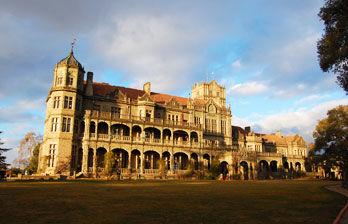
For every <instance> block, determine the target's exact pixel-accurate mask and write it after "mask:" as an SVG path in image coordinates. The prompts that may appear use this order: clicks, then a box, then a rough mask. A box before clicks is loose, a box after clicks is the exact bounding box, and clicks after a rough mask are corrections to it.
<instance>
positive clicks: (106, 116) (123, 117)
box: [91, 110, 202, 129]
mask: <svg viewBox="0 0 348 224" xmlns="http://www.w3.org/2000/svg"><path fill="white" fill-rule="evenodd" d="M91 118H92V119H96V120H109V121H123V122H125V121H128V122H135V123H146V124H154V125H165V126H167V127H168V126H169V127H170V126H174V127H178V128H194V129H201V128H202V125H201V124H195V123H188V122H184V121H173V120H166V119H163V118H151V117H140V116H130V115H128V114H119V113H111V112H104V111H95V110H93V111H92V112H91Z"/></svg>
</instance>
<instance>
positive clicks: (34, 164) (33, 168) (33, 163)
mask: <svg viewBox="0 0 348 224" xmlns="http://www.w3.org/2000/svg"><path fill="white" fill-rule="evenodd" d="M40 147H41V143H39V144H37V145H36V146H35V148H34V150H33V155H32V156H31V158H30V162H29V165H28V166H27V170H28V171H29V173H36V172H37V168H38V164H39V154H40Z"/></svg>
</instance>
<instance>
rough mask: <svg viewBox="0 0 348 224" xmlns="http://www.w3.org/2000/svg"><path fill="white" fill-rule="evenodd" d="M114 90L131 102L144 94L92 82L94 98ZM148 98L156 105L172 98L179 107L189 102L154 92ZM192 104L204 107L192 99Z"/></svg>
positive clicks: (181, 98) (198, 101) (202, 103)
mask: <svg viewBox="0 0 348 224" xmlns="http://www.w3.org/2000/svg"><path fill="white" fill-rule="evenodd" d="M115 89H118V90H119V91H121V92H122V93H124V94H125V95H127V97H129V98H131V99H132V100H137V99H138V97H141V96H143V95H144V94H145V91H143V90H139V89H132V88H126V87H122V86H111V85H109V84H108V83H99V82H93V95H95V96H106V95H107V94H109V93H111V92H113V91H115ZM150 97H151V98H152V99H153V100H154V101H155V102H156V103H158V104H165V103H167V102H169V101H170V99H172V98H173V97H174V98H175V100H176V101H177V102H178V103H179V104H180V105H181V106H187V104H188V101H189V99H188V98H185V97H180V96H172V95H168V94H162V93H155V92H151V94H150ZM194 104H197V105H204V104H205V101H204V100H201V99H194Z"/></svg>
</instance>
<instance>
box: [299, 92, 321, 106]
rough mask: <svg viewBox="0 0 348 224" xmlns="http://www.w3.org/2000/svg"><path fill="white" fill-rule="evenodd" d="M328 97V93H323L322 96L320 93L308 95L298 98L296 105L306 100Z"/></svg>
mask: <svg viewBox="0 0 348 224" xmlns="http://www.w3.org/2000/svg"><path fill="white" fill-rule="evenodd" d="M327 97H328V95H327V94H326V95H322V96H319V95H316V94H314V95H309V96H306V97H303V98H301V99H299V100H297V101H296V102H295V105H298V104H301V103H305V102H308V101H313V100H318V99H322V98H327Z"/></svg>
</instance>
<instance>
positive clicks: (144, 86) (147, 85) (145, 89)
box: [143, 82, 151, 95]
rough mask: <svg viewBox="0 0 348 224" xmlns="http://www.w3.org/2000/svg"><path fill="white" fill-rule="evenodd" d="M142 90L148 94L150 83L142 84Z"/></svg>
mask: <svg viewBox="0 0 348 224" xmlns="http://www.w3.org/2000/svg"><path fill="white" fill-rule="evenodd" d="M143 90H144V91H145V92H146V93H147V94H149V95H150V93H151V83H150V82H147V83H145V84H144V85H143Z"/></svg>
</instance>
